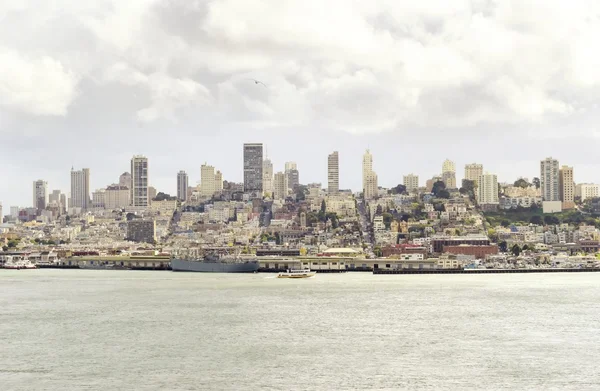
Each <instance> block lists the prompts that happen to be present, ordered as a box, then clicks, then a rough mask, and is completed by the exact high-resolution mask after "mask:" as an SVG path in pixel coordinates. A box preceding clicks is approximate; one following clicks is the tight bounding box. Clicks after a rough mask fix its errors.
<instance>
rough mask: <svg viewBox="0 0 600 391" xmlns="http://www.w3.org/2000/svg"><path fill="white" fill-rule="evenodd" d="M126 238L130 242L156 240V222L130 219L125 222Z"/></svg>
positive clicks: (151, 241) (152, 241) (150, 241)
mask: <svg viewBox="0 0 600 391" xmlns="http://www.w3.org/2000/svg"><path fill="white" fill-rule="evenodd" d="M127 239H128V240H131V241H132V242H142V243H154V242H156V222H155V221H154V220H131V221H129V222H127Z"/></svg>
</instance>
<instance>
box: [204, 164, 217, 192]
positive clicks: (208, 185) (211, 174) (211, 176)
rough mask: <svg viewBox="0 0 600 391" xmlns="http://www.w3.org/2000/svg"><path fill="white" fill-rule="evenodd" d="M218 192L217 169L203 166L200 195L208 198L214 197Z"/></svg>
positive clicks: (206, 165)
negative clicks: (216, 183)
mask: <svg viewBox="0 0 600 391" xmlns="http://www.w3.org/2000/svg"><path fill="white" fill-rule="evenodd" d="M216 191H217V190H216V186H215V168H214V167H213V166H209V165H208V164H203V165H202V167H201V168H200V195H201V196H202V197H207V198H208V197H212V196H213V195H214V194H215V192H216Z"/></svg>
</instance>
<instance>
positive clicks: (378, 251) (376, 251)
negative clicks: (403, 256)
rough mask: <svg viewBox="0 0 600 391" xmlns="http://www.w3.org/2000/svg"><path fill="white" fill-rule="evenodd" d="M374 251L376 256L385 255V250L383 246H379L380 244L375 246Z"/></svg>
mask: <svg viewBox="0 0 600 391" xmlns="http://www.w3.org/2000/svg"><path fill="white" fill-rule="evenodd" d="M373 253H374V254H375V256H376V257H381V256H383V252H382V251H381V247H379V246H375V248H373Z"/></svg>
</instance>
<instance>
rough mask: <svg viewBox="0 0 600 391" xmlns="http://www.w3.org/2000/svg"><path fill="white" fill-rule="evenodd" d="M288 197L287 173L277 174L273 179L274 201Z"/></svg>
mask: <svg viewBox="0 0 600 391" xmlns="http://www.w3.org/2000/svg"><path fill="white" fill-rule="evenodd" d="M286 196H287V186H286V180H285V173H283V172H277V173H275V176H274V178H273V199H275V200H282V199H285V197H286Z"/></svg>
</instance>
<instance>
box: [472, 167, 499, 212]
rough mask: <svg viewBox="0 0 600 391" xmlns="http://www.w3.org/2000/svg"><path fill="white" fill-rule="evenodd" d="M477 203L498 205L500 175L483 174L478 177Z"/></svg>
mask: <svg viewBox="0 0 600 391" xmlns="http://www.w3.org/2000/svg"><path fill="white" fill-rule="evenodd" d="M478 182H479V186H477V203H478V204H479V205H498V204H499V202H500V201H499V199H498V177H497V176H496V175H495V174H483V175H480V176H479V179H478Z"/></svg>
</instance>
